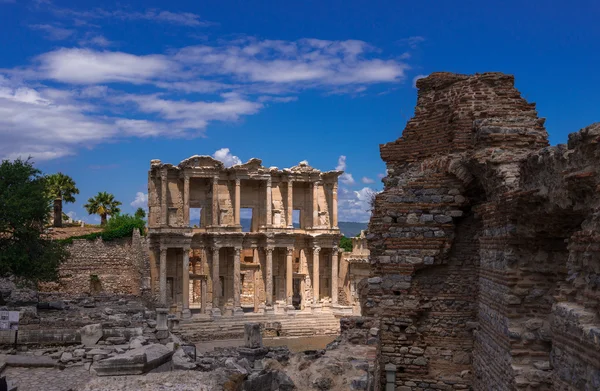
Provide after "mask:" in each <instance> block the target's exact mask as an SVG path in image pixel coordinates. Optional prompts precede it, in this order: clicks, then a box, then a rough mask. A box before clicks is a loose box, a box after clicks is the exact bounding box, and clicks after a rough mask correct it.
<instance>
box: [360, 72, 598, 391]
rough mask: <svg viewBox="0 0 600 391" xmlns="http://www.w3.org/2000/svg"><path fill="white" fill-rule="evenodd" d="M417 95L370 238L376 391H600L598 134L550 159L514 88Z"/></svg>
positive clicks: (366, 289)
mask: <svg viewBox="0 0 600 391" xmlns="http://www.w3.org/2000/svg"><path fill="white" fill-rule="evenodd" d="M417 87H418V88H419V96H418V102H417V108H416V110H415V116H414V117H413V118H412V119H411V120H410V121H409V122H408V124H407V126H406V129H405V130H404V132H403V135H402V137H401V138H400V139H398V140H397V141H395V142H392V143H388V144H385V145H382V146H381V156H382V158H383V159H384V161H385V162H386V163H387V168H388V176H387V178H385V179H384V183H385V189H384V191H383V192H382V193H381V194H379V195H378V196H377V198H376V201H375V209H374V211H373V215H372V218H371V221H370V225H369V235H368V237H367V238H368V244H369V249H370V250H371V257H370V264H371V277H370V278H369V280H368V283H367V284H364V286H363V291H362V292H361V301H362V307H363V309H362V310H363V315H365V316H369V317H374V318H375V319H377V320H378V321H379V322H380V336H379V337H380V341H381V342H380V345H379V347H378V352H379V353H380V354H379V359H378V362H377V365H376V377H377V378H379V379H380V382H379V383H377V387H382V386H383V384H384V371H383V367H384V366H385V364H387V363H393V364H395V365H396V366H397V368H398V373H397V378H396V386H397V389H400V390H403V391H404V390H421V389H427V388H433V389H467V388H470V387H472V388H473V389H476V390H489V389H493V390H513V389H532V390H533V389H556V390H592V389H599V388H600V356H599V354H600V338H599V336H600V318H599V312H600V304H599V303H600V293H599V289H598V288H600V278H599V277H598V276H599V275H600V254H599V250H600V245H599V244H598V239H599V229H600V224H599V217H598V216H599V213H598V211H599V207H600V193H599V190H600V148H598V144H599V143H600V124H595V125H592V126H590V127H588V128H586V129H583V130H581V131H580V132H578V133H575V134H573V135H571V136H570V137H569V144H568V145H566V146H564V145H561V146H557V147H547V144H548V143H547V134H546V131H545V129H544V127H543V124H544V119H541V118H538V117H537V113H536V111H535V105H534V104H530V103H528V102H526V101H525V100H524V99H523V98H522V97H521V96H520V93H519V92H518V91H517V90H516V89H515V88H514V80H513V78H512V76H508V75H503V74H499V73H487V74H481V75H479V74H478V75H474V76H466V75H453V74H447V73H435V74H432V75H431V76H429V77H427V78H425V79H421V80H419V81H418V83H417ZM377 387H376V389H379V388H377Z"/></svg>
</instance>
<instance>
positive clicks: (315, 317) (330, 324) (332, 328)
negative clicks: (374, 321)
mask: <svg viewBox="0 0 600 391" xmlns="http://www.w3.org/2000/svg"><path fill="white" fill-rule="evenodd" d="M249 322H253V323H261V325H262V327H263V329H264V330H265V332H264V335H265V336H268V335H269V333H274V332H275V330H278V331H279V335H278V336H280V337H307V336H314V335H336V334H339V332H340V320H339V318H337V317H335V316H334V315H333V314H328V313H320V314H310V313H306V314H305V313H298V314H294V315H287V314H283V315H258V314H246V315H244V316H240V317H222V318H220V319H218V320H213V319H212V318H210V317H208V316H195V317H192V318H191V319H185V320H182V321H181V322H180V323H179V327H178V329H177V330H173V332H174V333H176V334H178V335H179V336H181V337H183V338H184V339H185V340H186V341H189V342H200V341H209V340H216V339H236V338H243V336H244V323H249ZM278 323H279V324H280V327H279V324H278ZM272 336H275V334H273V335H272Z"/></svg>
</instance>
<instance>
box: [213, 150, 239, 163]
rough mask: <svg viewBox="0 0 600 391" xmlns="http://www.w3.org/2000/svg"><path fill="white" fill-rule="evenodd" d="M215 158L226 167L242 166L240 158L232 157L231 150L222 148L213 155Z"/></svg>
mask: <svg viewBox="0 0 600 391" xmlns="http://www.w3.org/2000/svg"><path fill="white" fill-rule="evenodd" d="M213 157H214V158H215V159H217V160H219V161H221V162H223V164H224V165H225V167H231V166H234V165H236V164H242V161H241V160H240V158H239V157H237V156H234V155H232V154H231V153H230V152H229V148H221V149H219V150H218V151H216V152H215V153H214V154H213Z"/></svg>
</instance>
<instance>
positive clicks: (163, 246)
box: [160, 244, 169, 255]
mask: <svg viewBox="0 0 600 391" xmlns="http://www.w3.org/2000/svg"><path fill="white" fill-rule="evenodd" d="M168 249H169V248H168V247H167V246H166V245H164V244H161V245H160V255H162V254H166V253H167V250H168Z"/></svg>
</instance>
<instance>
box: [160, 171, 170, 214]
mask: <svg viewBox="0 0 600 391" xmlns="http://www.w3.org/2000/svg"><path fill="white" fill-rule="evenodd" d="M160 185H161V188H160V212H161V215H162V225H167V224H168V223H169V221H168V218H169V215H168V209H167V169H166V168H163V169H162V171H161V173H160Z"/></svg>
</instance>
